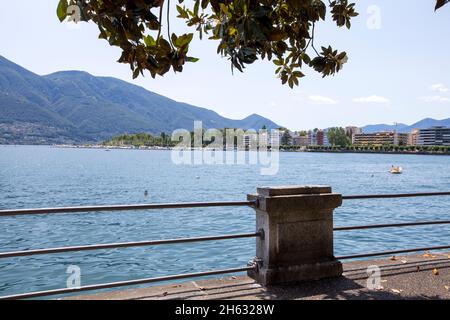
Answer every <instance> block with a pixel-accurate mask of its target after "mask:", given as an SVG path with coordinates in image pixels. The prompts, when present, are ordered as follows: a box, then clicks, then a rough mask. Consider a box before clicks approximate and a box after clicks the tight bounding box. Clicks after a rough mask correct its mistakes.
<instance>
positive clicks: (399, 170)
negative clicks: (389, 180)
mask: <svg viewBox="0 0 450 320" xmlns="http://www.w3.org/2000/svg"><path fill="white" fill-rule="evenodd" d="M389 172H390V173H392V174H402V173H403V168H402V167H395V166H392V168H391V170H389Z"/></svg>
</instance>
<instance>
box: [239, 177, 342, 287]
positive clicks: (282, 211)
mask: <svg viewBox="0 0 450 320" xmlns="http://www.w3.org/2000/svg"><path fill="white" fill-rule="evenodd" d="M248 199H249V200H257V205H256V229H257V231H262V233H263V237H261V238H258V239H257V244H256V264H257V265H258V267H257V268H256V269H255V271H250V272H249V276H250V277H252V278H254V279H255V280H257V281H258V282H259V283H261V284H262V285H274V284H285V283H295V282H300V281H306V280H318V279H323V278H331V277H339V276H341V275H342V264H341V263H340V262H339V261H337V260H336V259H335V257H334V253H333V211H334V209H335V208H337V207H339V206H340V205H341V204H342V195H340V194H335V193H332V191H331V187H328V186H286V187H266V188H258V194H256V195H248Z"/></svg>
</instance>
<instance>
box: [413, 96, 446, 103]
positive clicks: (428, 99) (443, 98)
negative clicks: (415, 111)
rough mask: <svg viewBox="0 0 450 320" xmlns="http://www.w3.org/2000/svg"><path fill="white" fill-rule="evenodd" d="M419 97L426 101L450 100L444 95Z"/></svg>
mask: <svg viewBox="0 0 450 320" xmlns="http://www.w3.org/2000/svg"><path fill="white" fill-rule="evenodd" d="M419 99H420V100H422V101H425V102H450V98H448V97H443V96H428V97H420V98H419Z"/></svg>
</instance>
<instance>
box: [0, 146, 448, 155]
mask: <svg viewBox="0 0 450 320" xmlns="http://www.w3.org/2000/svg"><path fill="white" fill-rule="evenodd" d="M0 146H1V147H7V146H42V147H45V146H47V147H53V148H61V149H94V150H105V151H107V150H136V151H170V150H173V149H174V148H173V147H160V146H149V147H138V148H136V147H133V146H103V145H92V146H85V145H45V144H34V145H27V144H23V145H21V144H2V145H0ZM191 150H196V149H194V148H192V149H191ZM205 150H208V149H205ZM223 151H236V150H223ZM241 151H244V150H241ZM245 151H249V150H245ZM269 151H270V150H269ZM280 152H287V153H337V154H339V153H341V154H350V153H354V154H396V155H429V156H450V152H438V151H374V150H314V149H285V148H280Z"/></svg>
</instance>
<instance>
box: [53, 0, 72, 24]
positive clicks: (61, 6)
mask: <svg viewBox="0 0 450 320" xmlns="http://www.w3.org/2000/svg"><path fill="white" fill-rule="evenodd" d="M68 7H69V4H68V3H67V0H60V1H59V3H58V7H57V8H56V14H57V16H58V19H59V21H60V22H63V21H64V20H65V19H66V17H67V8H68Z"/></svg>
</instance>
